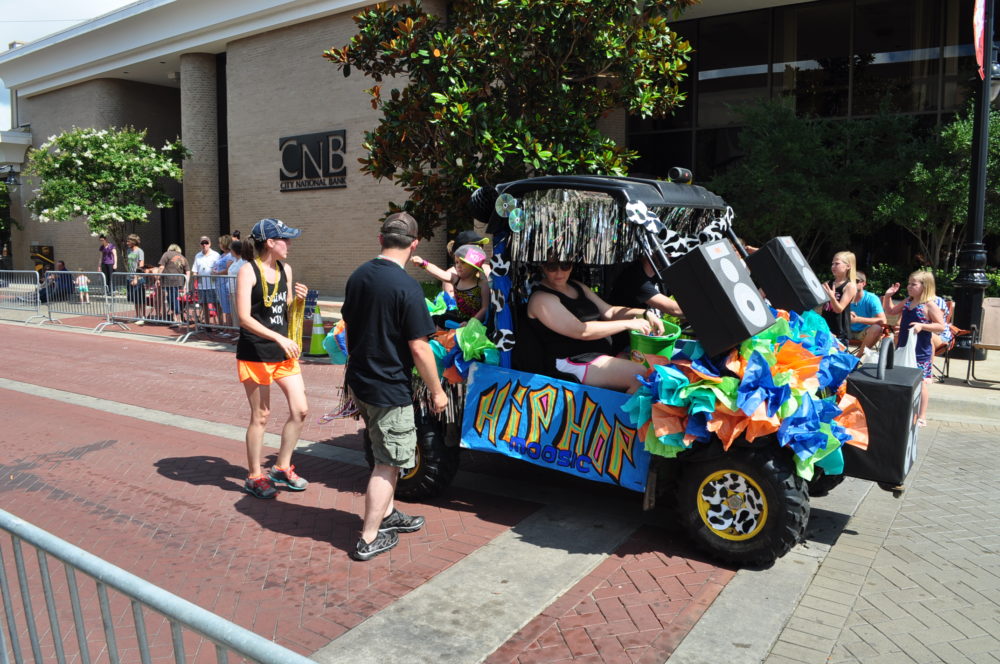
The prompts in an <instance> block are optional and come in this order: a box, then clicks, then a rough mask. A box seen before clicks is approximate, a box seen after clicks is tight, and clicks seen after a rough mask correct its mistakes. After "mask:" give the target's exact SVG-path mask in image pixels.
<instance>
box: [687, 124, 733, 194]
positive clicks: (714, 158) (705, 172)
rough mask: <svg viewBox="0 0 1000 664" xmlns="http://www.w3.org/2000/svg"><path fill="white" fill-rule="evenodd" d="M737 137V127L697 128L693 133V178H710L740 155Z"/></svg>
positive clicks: (702, 179)
mask: <svg viewBox="0 0 1000 664" xmlns="http://www.w3.org/2000/svg"><path fill="white" fill-rule="evenodd" d="M739 138H740V129H739V127H726V128H724V129H702V130H699V131H698V132H697V134H696V135H695V170H694V177H695V180H697V181H699V182H700V181H704V180H710V179H711V178H712V177H713V176H714V175H715V174H716V173H718V172H720V171H722V170H724V169H725V168H726V167H728V166H729V165H730V164H732V163H733V162H735V161H736V160H738V159H739V158H740V157H742V156H743V152H742V151H741V150H740V144H739Z"/></svg>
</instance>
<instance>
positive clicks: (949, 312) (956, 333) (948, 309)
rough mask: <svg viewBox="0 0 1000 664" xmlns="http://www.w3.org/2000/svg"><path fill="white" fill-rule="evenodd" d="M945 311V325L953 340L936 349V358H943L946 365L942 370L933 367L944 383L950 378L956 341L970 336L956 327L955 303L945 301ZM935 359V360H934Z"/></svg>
mask: <svg viewBox="0 0 1000 664" xmlns="http://www.w3.org/2000/svg"><path fill="white" fill-rule="evenodd" d="M944 304H945V309H944V311H943V313H944V324H945V325H947V326H948V330H949V331H950V332H951V338H950V339H949V340H948V341H946V342H945V343H943V344H942V345H940V346H938V347H937V348H935V349H934V357H935V358H937V357H943V358H944V365H943V367H942V368H940V369H939V368H938V367H937V366H936V365H933V364H932V365H931V366H932V368H933V370H934V371H935V372H937V377H938V380H939V381H941V382H944V379H945V378H949V377H950V376H949V372H950V371H951V351H952V350H953V349H954V348H955V340H956V339H958V337H961V336H965V335H966V334H969V331H968V330H963V329H962V328H960V327H956V326H955V325H954V324H953V323H952V321H953V319H954V318H955V301H954V300H952V299H947V300H944ZM932 359H933V358H932Z"/></svg>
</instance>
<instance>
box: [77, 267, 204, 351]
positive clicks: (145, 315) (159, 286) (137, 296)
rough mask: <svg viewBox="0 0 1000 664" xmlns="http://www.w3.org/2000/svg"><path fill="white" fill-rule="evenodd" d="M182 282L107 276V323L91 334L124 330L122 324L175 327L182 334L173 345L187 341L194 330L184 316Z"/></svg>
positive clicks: (169, 277) (179, 278) (155, 276)
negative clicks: (107, 329)
mask: <svg viewBox="0 0 1000 664" xmlns="http://www.w3.org/2000/svg"><path fill="white" fill-rule="evenodd" d="M183 282H184V275H175V274H160V273H149V272H115V273H114V274H112V275H111V295H109V296H108V320H107V321H106V322H105V323H102V324H100V325H98V326H97V328H96V329H95V330H94V331H95V332H101V331H102V330H103V329H104V328H105V327H107V326H108V325H119V326H121V327H123V328H124V329H126V330H128V329H129V327H128V326H127V325H125V323H133V324H136V325H145V324H146V323H153V324H159V325H177V326H179V327H180V328H181V329H182V330H183V334H182V335H181V336H180V337H179V338H178V339H177V341H178V342H180V343H183V342H185V341H187V340H188V338H189V337H190V336H191V335H192V334H194V332H195V326H194V325H193V324H192V323H191V322H190V321H189V320H188V319H187V317H186V316H185V310H186V304H185V299H186V297H185V296H184V295H183V291H184V288H183Z"/></svg>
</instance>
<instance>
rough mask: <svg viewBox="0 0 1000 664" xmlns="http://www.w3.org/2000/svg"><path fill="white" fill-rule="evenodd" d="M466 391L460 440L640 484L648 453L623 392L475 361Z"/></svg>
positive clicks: (606, 479) (608, 480)
mask: <svg viewBox="0 0 1000 664" xmlns="http://www.w3.org/2000/svg"><path fill="white" fill-rule="evenodd" d="M466 395H467V396H466V399H465V413H464V416H463V419H462V447H465V448H468V449H472V450H481V451H486V452H495V453H499V454H504V455H506V456H509V457H514V458H516V459H523V460H525V461H528V462H530V463H534V464H536V465H539V466H544V467H547V468H553V469H556V470H561V471H563V472H564V473H569V474H571V475H577V476H579V477H583V478H586V479H588V480H596V481H599V482H606V483H608V484H615V485H618V486H621V487H624V488H626V489H632V490H633V491H644V490H645V488H646V475H647V473H648V471H649V454H648V453H647V452H646V449H645V447H644V446H643V444H642V441H641V440H639V439H638V436H637V435H636V433H637V432H636V427H635V424H634V423H633V422H632V419H631V417H630V416H629V415H628V414H627V413H625V412H624V411H623V410H622V406H623V405H624V404H625V402H626V401H628V398H629V397H628V395H627V394H623V393H621V392H615V391H612V390H605V389H601V388H597V387H586V386H584V385H579V384H576V383H570V382H566V381H562V380H558V379H556V378H549V377H546V376H539V375H536V374H529V373H522V372H520V371H514V370H512V369H504V368H501V367H495V366H490V365H486V364H480V363H478V362H476V363H473V365H472V369H471V371H470V373H469V382H468V387H467V393H466Z"/></svg>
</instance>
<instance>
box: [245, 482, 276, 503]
mask: <svg viewBox="0 0 1000 664" xmlns="http://www.w3.org/2000/svg"><path fill="white" fill-rule="evenodd" d="M243 490H244V491H246V492H247V493H249V494H250V495H251V496H256V497H257V498H274V497H275V496H276V495H278V491H277V489H275V488H274V484H272V483H271V480H269V479H268V478H266V477H248V478H247V481H246V483H245V484H244V485H243Z"/></svg>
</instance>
